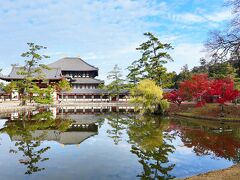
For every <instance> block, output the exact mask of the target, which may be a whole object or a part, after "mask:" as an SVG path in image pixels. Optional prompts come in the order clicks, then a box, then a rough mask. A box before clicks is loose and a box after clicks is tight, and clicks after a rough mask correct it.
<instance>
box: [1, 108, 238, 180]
mask: <svg viewBox="0 0 240 180" xmlns="http://www.w3.org/2000/svg"><path fill="white" fill-rule="evenodd" d="M84 111H85V110H84ZM101 111H102V110H101ZM0 128H1V131H0V174H1V179H6V180H8V179H34V180H35V179H58V180H59V179H171V178H175V177H177V178H182V177H187V176H192V175H196V174H199V173H204V172H207V171H210V170H215V169H221V168H226V167H229V166H231V165H233V164H235V163H238V162H239V161H240V124H221V123H216V122H208V121H200V120H187V119H169V118H165V119H163V118H160V117H147V116H145V117H143V116H138V115H134V114H131V113H129V112H128V113H126V112H125V113H96V112H95V113H94V112H93V111H87V110H86V111H85V112H83V111H82V110H68V111H67V112H66V111H62V110H58V109H51V110H50V111H42V110H38V111H34V112H25V113H13V114H9V115H6V116H2V117H1V120H0Z"/></svg>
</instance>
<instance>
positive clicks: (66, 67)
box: [48, 57, 98, 71]
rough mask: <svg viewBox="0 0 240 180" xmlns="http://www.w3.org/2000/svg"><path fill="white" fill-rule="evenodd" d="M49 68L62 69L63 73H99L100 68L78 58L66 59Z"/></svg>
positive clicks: (50, 65)
mask: <svg viewBox="0 0 240 180" xmlns="http://www.w3.org/2000/svg"><path fill="white" fill-rule="evenodd" d="M48 66H49V67H51V68H61V69H62V71H98V68H96V67H94V66H92V65H90V64H88V63H87V62H85V61H84V60H82V59H81V58H77V57H65V58H62V59H59V60H58V61H56V62H54V63H51V64H49V65H48Z"/></svg>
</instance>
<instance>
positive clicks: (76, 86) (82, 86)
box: [72, 84, 97, 89]
mask: <svg viewBox="0 0 240 180" xmlns="http://www.w3.org/2000/svg"><path fill="white" fill-rule="evenodd" d="M72 88H73V89H96V88H97V85H93V84H73V85H72Z"/></svg>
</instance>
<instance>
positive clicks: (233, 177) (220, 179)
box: [185, 164, 240, 180]
mask: <svg viewBox="0 0 240 180" xmlns="http://www.w3.org/2000/svg"><path fill="white" fill-rule="evenodd" d="M185 180H240V164H237V165H234V166H232V167H230V168H227V169H223V170H218V171H210V172H208V173H205V174H199V175H197V176H193V177H189V178H186V179H185Z"/></svg>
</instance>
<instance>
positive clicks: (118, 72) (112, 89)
mask: <svg viewBox="0 0 240 180" xmlns="http://www.w3.org/2000/svg"><path fill="white" fill-rule="evenodd" d="M122 77H123V75H122V69H121V68H120V67H119V66H118V65H117V64H116V65H115V66H114V67H113V70H112V71H110V72H109V73H108V76H107V78H108V80H110V81H111V82H110V83H109V84H108V85H106V86H104V87H102V88H103V89H105V90H107V91H109V93H110V95H111V96H116V97H117V100H118V99H119V94H120V93H121V92H122V91H123V90H124V89H125V87H124V79H123V78H122Z"/></svg>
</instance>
